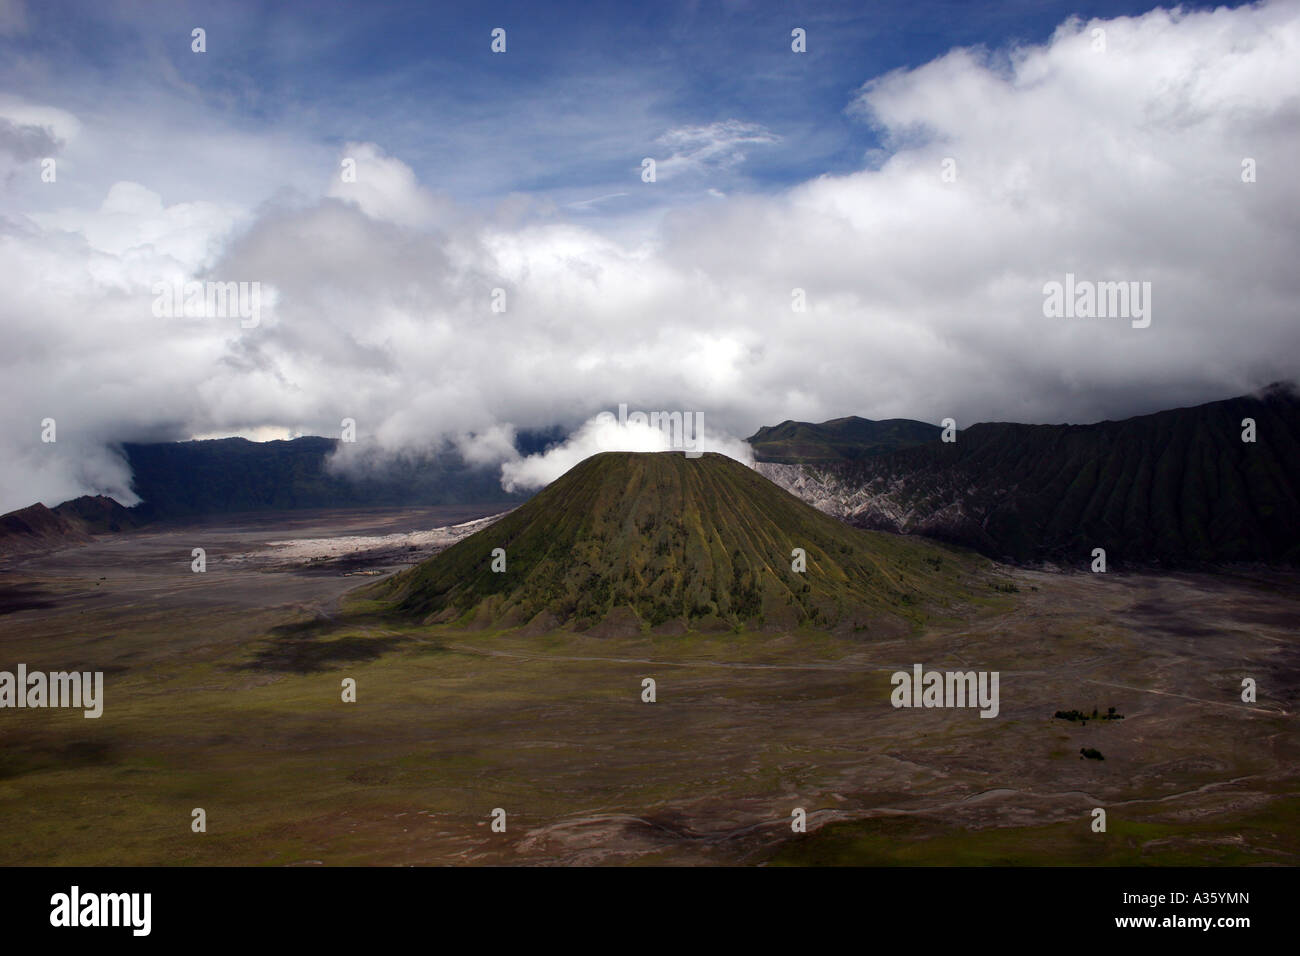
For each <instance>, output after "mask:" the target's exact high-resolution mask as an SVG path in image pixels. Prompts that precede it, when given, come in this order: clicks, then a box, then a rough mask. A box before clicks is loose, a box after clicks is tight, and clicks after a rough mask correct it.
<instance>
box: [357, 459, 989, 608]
mask: <svg viewBox="0 0 1300 956" xmlns="http://www.w3.org/2000/svg"><path fill="white" fill-rule="evenodd" d="M496 548H502V549H504V550H505V553H506V570H505V571H504V572H494V571H493V570H492V563H493V560H492V559H493V555H492V552H493V550H494V549H496ZM795 548H803V549H804V551H805V552H806V555H807V570H806V571H805V572H803V573H796V572H794V571H793V570H792V569H791V564H792V551H793V550H794V549H795ZM990 567H991V566H990V565H989V563H988V562H987V561H985V560H984V559H982V558H979V557H977V556H974V555H971V554H969V553H967V552H964V551H959V550H956V549H953V548H948V547H946V546H943V545H937V544H934V543H931V542H927V541H922V540H917V539H911V538H907V537H901V536H897V535H890V534H884V533H879V532H870V531H863V530H861V529H856V528H852V527H849V526H847V525H845V524H843V523H841V522H839V521H837V520H836V519H834V518H830V517H828V516H826V515H824V514H822V513H821V512H819V511H817V510H816V509H814V508H812V507H811V506H809V505H806V504H804V503H803V502H801V501H800V500H799V499H797V498H795V497H794V496H793V495H791V494H789V493H788V492H786V491H784V490H782V489H781V488H778V487H777V486H776V485H774V484H772V483H771V482H770V481H768V480H767V479H766V478H764V477H762V476H761V475H759V474H758V473H756V472H755V471H753V470H752V469H750V468H747V467H745V466H744V465H742V464H740V463H739V462H736V461H733V460H732V459H730V458H727V457H725V456H722V455H716V454H706V455H704V456H703V457H701V458H698V459H687V458H686V457H685V456H684V455H682V454H680V453H673V452H663V453H631V452H612V453H606V454H600V455H595V456H593V457H591V458H588V459H586V460H585V461H583V462H581V463H580V464H578V465H577V466H576V467H574V468H573V469H572V470H570V471H569V472H568V473H567V474H565V475H563V476H562V477H561V478H560V479H558V480H557V481H555V482H554V483H553V484H551V485H550V486H549V487H547V488H546V489H545V490H544V491H542V492H541V493H540V494H538V495H537V496H536V497H534V498H532V499H531V500H530V501H528V502H527V503H525V504H524V505H522V506H521V507H519V508H518V509H517V510H515V511H513V512H511V513H510V514H509V515H507V516H506V517H505V518H503V519H501V520H500V521H499V522H497V523H495V524H493V525H491V526H490V527H488V528H485V529H484V530H483V531H480V532H478V533H477V534H474V535H472V536H471V537H469V538H466V539H465V540H464V541H461V542H458V543H457V544H456V545H454V546H452V547H451V548H449V549H447V550H446V551H444V552H442V553H441V554H439V555H437V556H435V557H433V558H431V559H429V560H428V561H425V562H423V563H422V564H419V565H417V566H415V567H414V568H411V569H410V570H408V571H405V572H402V573H400V574H397V575H394V576H393V577H392V578H389V579H387V580H385V581H382V582H379V583H378V584H376V585H374V586H372V587H370V588H368V589H366V596H368V597H372V598H378V599H380V600H381V601H383V602H385V603H387V604H388V605H389V606H390V607H391V608H392V610H394V611H397V612H399V613H401V614H404V615H408V616H412V617H418V618H420V619H423V620H426V621H429V622H430V623H434V622H448V621H458V622H460V623H465V624H474V625H476V626H483V627H488V626H494V627H512V626H519V625H529V626H530V628H531V629H539V630H551V629H555V628H558V627H561V626H568V627H573V628H575V629H577V630H586V629H589V628H592V627H594V626H596V625H601V626H602V627H604V628H605V629H606V630H609V631H610V632H611V633H631V632H636V631H640V630H642V629H643V628H645V627H650V628H656V629H659V630H661V631H681V630H683V629H703V630H717V629H725V628H728V627H750V628H754V627H767V628H785V627H793V626H797V625H799V624H808V625H810V626H813V627H818V628H836V629H844V630H859V631H861V630H866V631H870V632H876V631H882V630H883V631H890V632H898V631H900V630H905V629H907V628H908V627H909V626H910V625H912V624H915V623H918V622H919V621H920V620H922V619H923V618H924V617H925V616H926V614H927V612H931V611H935V610H940V609H942V608H945V607H948V606H951V605H954V604H956V603H959V602H964V601H965V600H966V599H968V598H969V597H970V596H971V594H973V593H974V591H975V589H976V588H982V589H984V591H985V593H987V587H988V574H987V572H988V570H989V569H990ZM977 578H979V579H983V580H977ZM597 633H600V632H597Z"/></svg>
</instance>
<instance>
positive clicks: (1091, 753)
mask: <svg viewBox="0 0 1300 956" xmlns="http://www.w3.org/2000/svg"><path fill="white" fill-rule="evenodd" d="M1079 753H1081V754H1083V757H1087V758H1088V759H1089V760H1105V759H1106V758H1105V757H1103V756H1102V755H1101V751H1100V750H1094V749H1093V748H1092V747H1080V748H1079ZM1083 757H1080V758H1079V759H1080V760H1082V759H1083Z"/></svg>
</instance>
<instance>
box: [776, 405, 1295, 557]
mask: <svg viewBox="0 0 1300 956" xmlns="http://www.w3.org/2000/svg"><path fill="white" fill-rule="evenodd" d="M1247 420H1249V421H1250V422H1253V433H1254V441H1246V440H1243V435H1244V434H1247V427H1246V426H1245V425H1243V422H1246V421H1247ZM756 467H757V469H758V470H759V472H760V473H761V474H763V475H764V476H766V477H767V478H769V479H770V480H771V481H773V482H774V483H776V484H777V485H780V486H781V487H782V488H785V489H786V490H787V491H790V492H791V493H792V494H795V495H797V496H798V497H800V498H802V499H803V500H804V501H806V502H808V503H809V504H811V505H813V506H814V507H816V508H818V509H820V510H822V511H824V512H825V513H827V514H830V515H834V516H835V517H837V518H841V519H842V520H845V521H848V522H849V523H851V524H854V525H857V526H859V527H864V528H874V529H880V530H887V531H895V532H903V533H909V534H924V535H929V536H932V537H936V538H940V539H944V540H948V541H953V542H956V543H959V544H964V545H967V546H969V547H973V548H975V549H977V550H979V551H982V552H984V553H985V554H988V555H990V556H992V557H996V558H1001V559H1008V560H1015V561H1053V562H1061V563H1065V564H1082V563H1084V562H1086V561H1087V560H1088V559H1089V556H1090V555H1091V552H1092V549H1093V548H1098V547H1100V548H1104V549H1106V552H1107V556H1108V559H1109V560H1110V561H1111V562H1113V563H1116V564H1119V565H1123V564H1132V565H1143V564H1161V565H1170V566H1180V565H1192V564H1199V563H1213V562H1237V561H1246V562H1266V563H1282V564H1296V563H1300V400H1298V399H1297V397H1296V394H1295V393H1294V391H1292V390H1290V389H1288V388H1284V387H1281V386H1274V387H1270V388H1269V389H1266V390H1265V391H1264V392H1263V393H1262V394H1260V395H1258V396H1249V397H1243V398H1235V399H1230V400H1228V401H1223V402H1214V403H1211V404H1208V405H1200V406H1196V407H1194V408H1181V409H1174V410H1171V411H1166V412H1159V413H1157V414H1154V415H1144V416H1140V417H1137V418H1131V419H1126V420H1124V421H1121V422H1100V423H1097V424H1095V425H1015V424H1005V423H995V424H982V425H974V426H972V427H971V428H969V429H967V430H966V431H964V432H962V433H961V434H960V436H959V438H958V440H957V441H956V442H955V443H951V444H945V443H943V442H930V443H928V444H926V445H923V446H918V447H915V448H908V449H902V450H899V451H895V452H890V453H887V454H884V455H878V456H875V457H871V458H865V459H862V460H859V461H855V462H849V463H844V464H835V463H818V464H779V463H770V462H760V463H759V464H758V465H757V466H756Z"/></svg>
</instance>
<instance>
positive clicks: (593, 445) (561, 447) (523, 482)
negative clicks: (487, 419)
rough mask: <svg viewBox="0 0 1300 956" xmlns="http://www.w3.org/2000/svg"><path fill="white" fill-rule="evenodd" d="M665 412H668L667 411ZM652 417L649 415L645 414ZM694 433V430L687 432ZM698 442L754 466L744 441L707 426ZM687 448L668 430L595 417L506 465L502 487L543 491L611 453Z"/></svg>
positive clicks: (607, 416) (604, 415)
mask: <svg viewBox="0 0 1300 956" xmlns="http://www.w3.org/2000/svg"><path fill="white" fill-rule="evenodd" d="M663 411H668V410H667V409H664V410H663ZM645 414H646V415H649V414H650V413H649V412H648V411H647V412H646V413H645ZM687 430H688V431H690V429H687ZM688 437H690V438H694V439H695V440H694V442H693V444H692V450H693V451H699V452H717V453H719V454H722V455H726V456H727V457H728V458H734V459H736V461H739V462H742V463H744V464H746V465H749V466H752V465H753V464H754V455H753V451H752V450H751V449H750V447H749V445H747V444H746V443H745V442H743V441H739V440H737V439H735V438H731V437H730V436H727V435H719V434H716V433H714V432H711V431H710V430H709V428H708V425H707V423H706V424H705V426H704V427H703V428H702V429H701V431H700V434H699V436H694V435H693V434H692V435H690V436H688ZM681 448H683V445H682V444H681V442H680V441H675V440H674V438H673V437H672V435H671V434H670V430H669V429H668V428H656V427H652V426H651V425H650V424H649V423H645V422H641V421H639V420H633V421H619V420H618V419H617V418H616V417H615V416H614V414H613V413H612V412H605V413H602V414H600V415H594V416H592V417H591V418H590V419H588V420H587V421H586V422H584V423H583V424H582V425H581V427H579V428H578V430H577V431H575V432H574V433H573V434H572V435H570V436H569V438H568V439H566V440H565V441H564V442H561V443H560V444H558V445H556V446H555V447H553V448H548V449H547V450H546V451H544V452H541V453H539V454H536V455H529V456H528V457H526V458H519V457H518V456H516V457H515V458H514V459H512V460H509V461H506V462H505V463H504V464H502V466H501V485H502V487H503V488H505V489H506V491H529V490H532V489H534V488H541V487H544V486H545V485H548V484H550V483H551V482H552V481H554V480H555V479H556V478H559V477H560V476H561V475H563V474H564V473H565V472H566V471H568V470H569V469H570V468H572V467H573V466H574V465H576V464H578V462H580V461H585V460H586V459H588V458H590V457H591V456H592V455H598V454H601V453H602V452H607V451H639V452H646V451H650V452H659V451H675V450H678V449H681Z"/></svg>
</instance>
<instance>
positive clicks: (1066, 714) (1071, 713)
mask: <svg viewBox="0 0 1300 956" xmlns="http://www.w3.org/2000/svg"><path fill="white" fill-rule="evenodd" d="M1052 716H1053V717H1055V718H1056V719H1057V720H1068V721H1072V722H1073V721H1076V720H1077V721H1081V722H1082V723H1085V724H1086V723H1087V722H1088V721H1090V720H1123V719H1124V715H1123V714H1117V713H1115V708H1114V707H1107V708H1106V713H1104V714H1102V715H1101V716H1100V717H1099V716H1097V708H1096V707H1094V708H1093V709H1092V713H1091V714H1087V713H1084V712H1083V711H1081V710H1058V711H1057V712H1056V713H1054V714H1053V715H1052Z"/></svg>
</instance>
